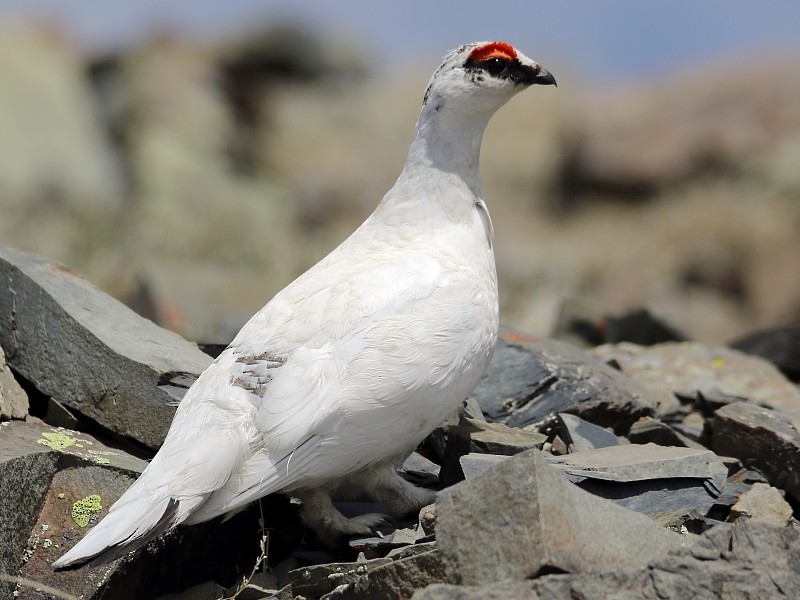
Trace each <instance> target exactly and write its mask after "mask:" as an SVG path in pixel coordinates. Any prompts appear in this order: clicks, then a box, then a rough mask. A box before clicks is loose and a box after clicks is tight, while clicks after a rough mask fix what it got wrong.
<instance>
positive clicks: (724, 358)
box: [591, 342, 800, 415]
mask: <svg viewBox="0 0 800 600" xmlns="http://www.w3.org/2000/svg"><path fill="white" fill-rule="evenodd" d="M591 353H592V354H593V355H594V356H596V357H598V358H600V359H601V360H605V361H611V360H613V361H615V362H616V363H617V364H618V365H619V366H620V368H621V369H622V372H623V373H625V374H626V375H628V376H629V377H631V378H633V379H635V380H636V381H639V382H640V383H642V384H643V385H645V386H646V387H647V388H648V389H650V390H651V391H652V393H654V394H657V395H658V397H659V399H660V401H661V404H662V405H663V406H668V402H669V399H670V398H671V397H672V396H673V395H675V394H678V395H680V396H682V397H683V398H685V399H687V400H689V399H691V400H701V399H702V398H705V399H706V401H708V399H710V398H720V399H721V401H722V402H721V403H725V404H727V403H730V402H733V401H737V400H743V399H747V400H750V401H751V402H756V403H759V404H765V405H767V406H769V407H771V408H775V409H780V410H782V411H786V412H788V413H793V414H798V415H800V391H799V390H798V389H797V388H796V387H795V386H793V385H792V384H791V383H790V382H789V381H787V380H786V378H785V377H784V376H783V375H782V374H781V373H780V372H779V371H778V370H777V369H776V368H775V367H774V366H773V365H771V364H770V363H768V362H767V361H765V360H763V359H760V358H757V357H755V356H749V355H747V354H744V353H743V352H739V351H737V350H732V349H730V348H726V347H724V346H707V345H704V344H700V343H696V342H685V343H666V344H658V345H657V346H650V347H644V346H637V345H635V344H629V343H622V344H615V345H606V346H599V347H597V348H594V349H593V350H592V351H591Z"/></svg>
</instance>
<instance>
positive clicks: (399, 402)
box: [53, 42, 555, 568]
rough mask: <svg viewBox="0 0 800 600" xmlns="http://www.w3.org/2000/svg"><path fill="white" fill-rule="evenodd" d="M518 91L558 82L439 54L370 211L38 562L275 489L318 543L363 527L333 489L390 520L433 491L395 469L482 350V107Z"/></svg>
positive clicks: (462, 388)
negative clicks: (94, 508)
mask: <svg viewBox="0 0 800 600" xmlns="http://www.w3.org/2000/svg"><path fill="white" fill-rule="evenodd" d="M532 84H555V79H554V78H553V76H552V75H551V74H550V73H549V72H547V71H546V70H545V69H543V68H542V67H541V66H539V65H538V64H537V63H536V62H534V61H532V60H531V59H529V58H528V57H526V56H524V55H523V54H521V53H520V52H518V51H517V50H515V49H514V48H513V47H512V46H510V45H509V44H506V43H502V42H480V43H474V44H467V45H465V46H461V47H460V48H458V49H456V50H453V51H451V52H450V53H449V54H447V56H445V58H444V60H443V62H442V64H441V66H440V67H439V68H438V69H436V72H435V73H434V74H433V77H432V78H431V81H430V83H429V85H428V89H427V91H426V92H425V99H424V101H423V106H422V112H421V114H420V117H419V121H418V123H417V128H416V137H415V139H414V141H413V142H412V144H411V148H410V150H409V152H408V158H407V160H406V164H405V167H404V168H403V171H402V173H401V174H400V177H399V178H398V180H397V183H395V185H394V187H393V188H392V189H391V190H389V192H388V193H387V194H386V196H384V198H383V200H382V201H381V202H380V204H379V205H378V207H377V208H376V209H375V212H374V213H372V215H371V216H370V217H369V218H368V219H367V220H366V221H365V222H364V224H363V225H361V226H360V227H359V228H358V229H357V230H356V231H355V232H354V233H353V234H352V235H351V236H350V237H349V238H348V239H347V240H345V241H344V242H343V243H342V244H341V245H340V246H339V247H338V248H336V249H335V250H334V251H333V252H331V253H330V254H329V255H328V256H326V257H325V258H324V259H322V260H321V261H320V262H319V263H318V264H316V265H315V266H314V267H312V268H311V269H309V270H308V271H307V272H306V273H305V274H303V275H302V276H300V277H299V278H298V279H296V280H295V281H294V282H292V283H291V284H290V285H289V286H288V287H286V288H285V289H284V290H282V291H281V292H279V293H278V294H277V295H276V296H275V297H274V298H273V299H272V300H271V301H270V302H269V303H268V304H267V305H266V306H265V307H264V308H262V309H261V310H260V311H259V312H258V313H257V314H256V315H255V316H254V317H253V318H252V319H250V321H249V322H248V323H247V324H246V325H245V326H244V327H243V328H242V330H241V331H240V332H239V333H238V335H237V336H236V338H235V339H234V340H233V342H231V344H230V346H228V348H227V349H226V350H225V351H224V352H223V353H222V354H221V355H220V356H219V358H217V359H216V360H215V361H214V362H213V363H212V364H211V365H210V366H209V367H208V369H206V370H205V371H204V372H203V374H202V375H201V376H200V378H199V379H198V380H197V381H196V382H195V384H194V385H193V386H192V387H191V388H190V389H189V390H188V392H187V393H186V396H185V398H184V399H183V401H182V402H181V404H180V406H179V407H178V410H177V412H176V414H175V419H174V421H173V422H172V425H171V427H170V429H169V432H168V433H167V437H166V440H165V441H164V444H163V446H162V447H161V449H160V450H159V452H158V454H156V456H155V458H153V460H152V462H151V463H150V464H149V465H148V467H147V469H145V471H144V473H142V475H141V477H140V478H139V479H138V480H137V481H136V482H135V483H134V484H133V485H132V486H131V487H130V488H129V489H128V490H127V491H126V492H125V493H124V494H123V495H122V497H121V498H120V499H119V501H117V503H116V504H114V505H113V506H112V507H111V510H110V511H109V513H108V515H107V516H106V517H105V518H104V519H103V520H102V521H101V522H100V523H99V524H98V525H97V526H96V527H94V528H93V529H92V530H91V531H89V533H88V534H87V535H86V536H85V537H84V538H83V539H82V540H80V542H79V543H78V544H77V545H75V547H73V548H72V549H71V550H69V552H67V553H66V554H64V555H63V556H62V557H61V558H59V559H58V560H57V561H55V562H54V563H53V567H55V568H63V567H69V566H78V565H80V564H83V563H86V562H90V561H91V562H92V563H93V564H100V563H103V562H106V561H109V560H111V559H114V558H116V557H119V556H121V555H122V554H124V553H126V552H128V551H131V550H134V549H136V548H138V547H140V546H143V545H144V544H145V543H147V542H148V541H149V540H151V539H153V538H154V537H156V536H158V535H160V534H161V533H163V532H165V531H167V530H169V529H171V528H173V527H175V526H176V525H178V524H179V523H199V522H202V521H206V520H208V519H212V518H213V517H216V516H219V515H224V514H226V513H231V512H235V511H237V510H239V509H241V508H243V507H244V506H246V505H247V504H248V503H249V502H251V501H253V500H255V499H257V498H260V497H262V496H265V495H267V494H271V493H273V492H284V493H288V494H291V495H292V496H295V497H298V498H300V499H301V500H302V503H303V506H302V511H301V515H302V517H303V519H304V520H305V521H306V523H307V524H308V525H309V526H311V527H312V528H313V529H314V530H315V531H317V532H318V533H319V534H320V535H321V537H322V538H323V539H326V540H335V539H337V538H338V537H340V536H346V535H355V534H368V533H370V527H371V526H374V525H375V522H374V518H373V517H374V515H372V516H367V517H366V518H362V519H358V518H356V519H347V518H345V517H344V516H343V515H342V514H341V513H339V512H338V511H337V510H336V509H335V508H334V506H333V504H332V502H331V494H333V493H335V492H336V490H337V488H341V487H343V486H346V488H347V489H348V490H352V489H353V488H355V489H360V490H362V491H363V492H364V493H365V494H367V495H369V496H371V497H373V498H374V499H376V500H378V501H381V502H382V503H383V504H384V505H385V506H386V508H387V510H388V511H389V512H390V513H392V514H403V513H409V512H411V511H415V510H418V509H419V508H420V507H421V506H424V505H426V504H428V503H430V502H432V501H433V499H434V492H432V491H430V490H425V489H421V488H418V487H415V486H414V485H412V484H410V483H408V482H406V481H405V480H404V479H402V478H401V477H400V476H399V475H398V474H397V470H396V467H397V465H398V463H400V462H402V460H403V459H404V458H405V457H406V456H407V455H408V454H409V453H410V452H411V451H412V450H413V449H414V448H415V446H416V445H417V444H418V443H419V442H420V441H421V440H422V439H423V438H424V437H425V436H427V435H428V434H429V433H430V432H431V431H432V430H433V429H434V428H435V427H436V426H437V425H438V424H439V423H441V422H442V421H443V420H444V419H445V418H447V417H448V416H450V415H451V414H453V413H454V412H455V411H456V410H457V409H458V407H459V405H460V404H461V402H462V401H463V400H464V398H465V397H466V396H467V394H468V393H469V392H470V390H471V389H472V388H473V387H474V386H475V384H476V383H477V382H478V380H479V379H480V377H481V376H482V374H483V372H484V370H485V369H486V367H487V365H488V364H489V360H490V358H491V356H492V352H493V350H494V345H495V337H496V335H497V328H498V303H497V277H496V274H495V264H494V254H493V251H492V236H493V232H492V223H491V220H490V219H489V213H488V211H487V208H486V204H485V202H484V199H483V192H482V190H481V180H480V174H479V171H478V155H479V153H480V146H481V139H482V137H483V131H484V128H485V127H486V124H487V122H488V121H489V118H490V117H491V116H492V114H493V113H494V112H495V111H496V110H497V109H498V108H500V107H501V106H502V105H503V104H505V103H506V102H507V101H508V100H509V99H510V98H511V97H512V96H514V95H515V94H516V93H517V92H519V91H521V90H523V89H525V88H527V87H528V86H530V85H532Z"/></svg>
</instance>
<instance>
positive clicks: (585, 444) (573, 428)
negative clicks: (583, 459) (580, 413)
mask: <svg viewBox="0 0 800 600" xmlns="http://www.w3.org/2000/svg"><path fill="white" fill-rule="evenodd" d="M645 418H647V417H645ZM557 422H558V424H559V430H558V435H559V437H561V439H562V440H563V441H564V444H565V445H566V447H567V451H568V452H570V453H574V452H585V451H586V450H596V449H597V448H608V447H609V446H619V439H618V438H617V436H616V435H614V434H613V433H612V432H610V431H608V430H607V429H604V428H602V427H598V426H597V425H595V424H593V423H589V422H588V421H585V420H583V419H581V418H580V417H576V416H575V415H568V414H566V413H559V414H558V415H557ZM637 422H638V421H637Z"/></svg>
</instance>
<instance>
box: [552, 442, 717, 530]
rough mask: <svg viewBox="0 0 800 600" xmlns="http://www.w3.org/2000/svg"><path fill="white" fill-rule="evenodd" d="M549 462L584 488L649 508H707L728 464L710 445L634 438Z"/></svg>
mask: <svg viewBox="0 0 800 600" xmlns="http://www.w3.org/2000/svg"><path fill="white" fill-rule="evenodd" d="M547 461H548V463H549V464H550V465H552V466H553V467H555V468H557V469H559V470H560V471H561V472H563V473H564V474H565V475H566V477H567V479H569V480H570V481H572V482H573V483H575V484H576V485H578V486H579V487H580V488H582V489H584V490H586V491H587V492H590V493H592V494H595V495H597V496H600V497H602V498H607V499H609V500H613V501H614V502H615V503H617V504H619V505H620V506H624V507H625V508H629V509H631V510H635V511H637V512H641V513H644V514H648V515H649V514H654V513H659V512H665V511H674V510H682V509H692V508H694V509H696V510H698V511H699V512H701V513H702V514H706V513H707V512H708V510H709V509H710V508H711V506H712V505H713V504H714V502H715V501H716V499H717V498H718V497H719V496H720V493H721V491H722V489H723V488H724V486H725V481H726V479H727V477H728V468H727V467H726V466H725V464H724V463H723V462H722V460H721V459H720V458H719V457H718V456H716V455H715V454H714V453H713V452H711V451H710V450H706V449H701V450H698V449H693V448H680V447H665V446H658V445H656V444H645V445H639V444H630V445H623V446H614V447H609V448H600V449H597V450H587V451H585V452H578V453H575V454H568V455H566V456H553V457H550V458H548V459H547Z"/></svg>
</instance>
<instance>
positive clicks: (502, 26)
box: [0, 0, 800, 343]
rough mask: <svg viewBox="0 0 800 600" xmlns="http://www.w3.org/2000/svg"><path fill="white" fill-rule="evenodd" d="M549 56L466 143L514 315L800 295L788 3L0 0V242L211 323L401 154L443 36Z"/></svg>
mask: <svg viewBox="0 0 800 600" xmlns="http://www.w3.org/2000/svg"><path fill="white" fill-rule="evenodd" d="M493 39H499V40H504V41H508V42H511V43H513V44H514V45H516V46H517V47H519V48H520V49H521V50H522V51H523V52H524V53H526V54H528V55H529V56H531V57H532V58H534V59H536V60H537V61H539V62H540V63H541V64H543V65H544V66H545V67H546V68H548V69H549V70H550V71H552V72H553V73H554V74H555V76H556V77H557V79H558V82H559V87H558V88H557V89H556V88H535V89H533V90H530V91H528V92H526V93H524V94H521V95H520V96H518V97H517V98H515V99H514V100H513V101H512V102H511V103H510V104H509V105H508V106H507V107H506V108H504V109H503V110H502V111H500V113H499V114H498V115H497V116H496V117H495V118H494V120H493V121H492V122H491V123H490V125H489V129H488V131H487V134H486V137H485V142H484V147H483V156H482V172H483V177H484V189H485V193H486V197H487V200H488V204H489V207H490V210H491V213H492V216H493V219H494V226H495V233H496V245H495V247H496V252H497V263H498V272H499V277H500V288H501V305H502V306H501V311H502V321H503V322H504V323H505V324H508V325H512V326H515V327H517V328H520V329H523V330H526V331H528V332H530V333H534V334H540V335H547V334H548V333H549V332H551V331H552V329H553V327H554V326H555V323H556V322H557V321H558V319H559V315H560V314H561V312H562V310H563V307H564V306H565V304H566V305H568V306H569V305H571V306H575V305H578V306H580V307H581V308H580V310H584V311H586V312H587V313H588V314H607V315H615V314H622V313H625V312H627V311H630V310H633V309H636V308H639V307H648V308H649V309H651V310H652V311H654V312H655V313H656V314H658V315H661V316H662V317H664V318H665V319H666V320H668V321H669V322H671V323H672V324H674V325H675V326H676V327H677V328H679V329H681V330H683V331H684V332H685V333H686V334H688V335H689V336H691V337H694V338H697V339H700V340H704V341H710V342H716V341H727V340H729V339H731V338H734V337H736V336H738V335H739V334H741V333H744V332H747V331H750V330H752V329H755V328H757V327H761V326H766V325H773V324H778V323H782V322H786V321H790V320H797V319H800V285H798V279H800V69H798V68H797V64H798V58H800V3H797V2H795V1H783V2H782V1H777V0H776V1H775V2H771V3H770V4H769V7H765V6H764V5H763V3H758V2H755V1H753V2H730V1H729V0H725V1H722V0H708V1H706V2H702V3H699V2H695V1H691V0H677V1H672V2H668V3H667V2H659V3H642V2H639V1H637V0H615V1H607V2H603V3H599V2H598V3H584V2H578V1H577V0H572V1H570V0H562V1H561V2H558V3H549V2H548V3H545V2H533V1H530V0H528V1H524V2H523V1H518V2H503V3H487V2H476V1H471V0H466V1H464V0H462V1H460V2H422V1H420V0H409V1H406V2H403V3H377V2H367V1H366V0H359V1H352V2H346V3H343V2H341V3H340V2H337V3H334V2H323V1H322V0H295V1H293V2H291V3H289V2H284V3H277V2H265V1H263V0H229V1H228V2H224V3H223V2H210V1H208V0H200V1H194V2H188V1H184V2H175V1H158V2H156V1H155V0H147V1H144V0H140V1H137V2H133V1H132V0H124V1H122V0H120V1H117V2H114V3H108V2H98V1H96V0H72V1H70V2H63V1H59V0H50V1H45V0H38V1H37V0H17V1H8V0H5V1H3V0H0V244H5V245H13V246H16V247H19V248H22V249H25V250H28V251H32V252H34V253H36V254H39V255H42V256H45V257H47V258H51V259H55V260H58V261H61V262H63V263H65V264H66V265H68V266H69V267H70V268H72V269H73V270H74V271H76V272H77V273H79V274H81V275H82V276H84V277H86V278H87V279H89V280H90V281H92V282H93V283H95V284H96V285H98V286H99V287H101V288H103V289H105V290H106V291H108V292H109V293H111V294H112V295H114V296H115V297H117V298H119V299H121V300H122V301H124V302H125V303H127V304H128V305H130V306H131V307H133V308H134V309H135V310H137V311H139V312H141V313H142V314H144V315H145V316H147V317H149V318H152V319H153V320H155V321H157V322H158V323H160V324H162V325H164V326H166V327H169V328H171V329H173V330H176V331H178V332H180V333H181V334H183V335H185V336H186V337H188V338H190V339H193V340H197V341H201V342H223V343H224V342H227V341H229V340H230V339H231V338H232V337H233V335H234V334H235V332H236V331H237V330H238V328H239V327H240V326H241V325H242V324H243V323H244V322H245V321H246V320H247V318H248V317H249V316H250V315H251V314H252V313H254V312H255V311H256V310H258V309H259V308H260V307H261V306H262V305H263V304H264V303H265V302H266V300H268V299H269V298H270V297H271V296H272V295H273V294H274V293H275V292H276V291H278V290H280V289H281V288H282V287H283V286H285V285H286V284H287V283H288V282H289V281H291V279H293V278H294V277H295V276H296V275H298V274H300V273H301V272H302V271H303V270H305V269H306V268H308V267H309V266H311V265H312V264H314V263H315V262H316V261H317V260H319V259H320V258H321V257H322V256H323V255H324V254H326V253H327V252H328V251H330V250H331V249H332V248H333V247H334V246H335V245H336V244H337V243H339V242H340V241H341V240H342V239H344V238H345V237H346V236H347V234H348V233H349V232H350V231H352V230H353V229H354V228H355V227H356V226H357V225H358V224H359V223H360V222H361V221H362V220H363V219H364V218H365V217H366V216H367V215H368V214H369V212H371V210H372V209H373V208H374V206H375V205H376V204H377V202H378V201H379V200H380V198H381V197H382V195H383V193H384V192H385V191H386V190H387V189H388V188H389V187H390V186H391V185H392V183H393V182H394V180H395V178H396V177H397V175H398V173H399V171H400V168H401V167H402V164H403V160H404V158H405V153H406V150H407V147H408V144H409V142H410V141H411V138H412V136H413V132H414V123H415V121H416V117H417V114H418V111H419V107H420V103H421V99H422V94H423V91H424V88H425V85H426V83H427V80H428V78H429V77H430V74H431V72H432V71H433V69H434V68H435V67H436V66H437V65H438V64H439V59H440V57H441V56H442V55H443V54H444V53H445V52H446V51H447V50H448V49H450V48H452V47H455V46H457V45H459V44H461V43H464V42H470V41H477V40H493Z"/></svg>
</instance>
